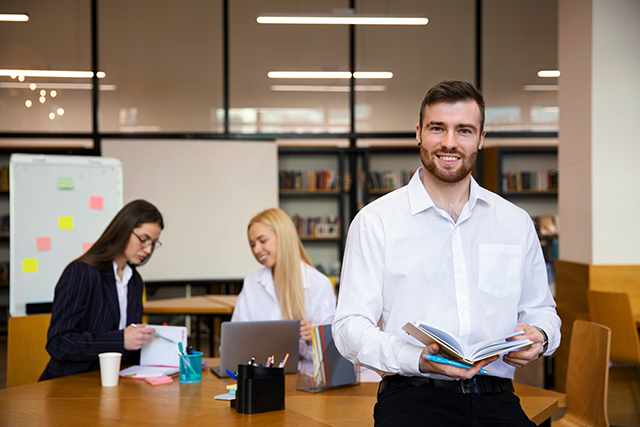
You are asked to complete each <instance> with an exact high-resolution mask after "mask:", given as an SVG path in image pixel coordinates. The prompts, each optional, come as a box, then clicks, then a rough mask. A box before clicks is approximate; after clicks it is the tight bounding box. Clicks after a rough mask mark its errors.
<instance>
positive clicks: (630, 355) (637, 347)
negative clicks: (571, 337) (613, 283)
mask: <svg viewBox="0 0 640 427" xmlns="http://www.w3.org/2000/svg"><path fill="white" fill-rule="evenodd" d="M587 297H588V300H589V315H590V318H591V321H592V322H596V323H600V324H601V325H605V326H608V327H610V328H611V361H612V362H617V363H628V364H631V365H636V366H640V338H638V327H637V325H636V320H635V318H634V316H633V312H632V311H631V301H630V300H629V295H628V294H627V293H625V292H610V291H594V290H589V291H588V295H587Z"/></svg>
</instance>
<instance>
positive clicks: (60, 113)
mask: <svg viewBox="0 0 640 427" xmlns="http://www.w3.org/2000/svg"><path fill="white" fill-rule="evenodd" d="M56 112H57V113H58V115H59V116H64V108H58V109H57V110H56Z"/></svg>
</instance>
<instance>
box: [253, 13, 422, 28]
mask: <svg viewBox="0 0 640 427" xmlns="http://www.w3.org/2000/svg"><path fill="white" fill-rule="evenodd" d="M256 21H257V22H258V24H310V25H314V24H320V25H327V24H328V25H427V23H428V22H429V20H428V19H427V18H425V17H416V16H376V15H355V14H345V15H306V16H302V15H261V16H258V18H257V19H256Z"/></svg>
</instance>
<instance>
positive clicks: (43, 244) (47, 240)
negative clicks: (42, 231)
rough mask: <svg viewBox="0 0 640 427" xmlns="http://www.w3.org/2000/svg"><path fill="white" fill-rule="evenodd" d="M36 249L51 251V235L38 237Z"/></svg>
mask: <svg viewBox="0 0 640 427" xmlns="http://www.w3.org/2000/svg"><path fill="white" fill-rule="evenodd" d="M36 250H38V251H50V250H51V237H36Z"/></svg>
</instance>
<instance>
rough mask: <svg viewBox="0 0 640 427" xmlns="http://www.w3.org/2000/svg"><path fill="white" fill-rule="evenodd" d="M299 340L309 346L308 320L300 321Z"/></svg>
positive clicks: (309, 325) (309, 329)
mask: <svg viewBox="0 0 640 427" xmlns="http://www.w3.org/2000/svg"><path fill="white" fill-rule="evenodd" d="M300 339H301V340H302V341H306V342H307V344H311V322H309V321H308V320H301V321H300Z"/></svg>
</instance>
